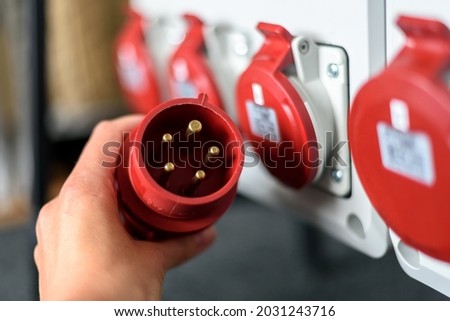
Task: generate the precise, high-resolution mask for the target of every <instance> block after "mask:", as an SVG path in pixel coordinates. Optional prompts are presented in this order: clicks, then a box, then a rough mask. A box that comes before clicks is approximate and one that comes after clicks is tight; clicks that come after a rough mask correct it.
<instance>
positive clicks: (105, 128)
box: [93, 120, 115, 134]
mask: <svg viewBox="0 0 450 321" xmlns="http://www.w3.org/2000/svg"><path fill="white" fill-rule="evenodd" d="M114 127H115V126H114V122H112V121H111V120H102V121H100V122H99V123H98V124H97V125H95V127H94V130H93V134H98V133H105V132H109V131H111V130H113V129H114Z"/></svg>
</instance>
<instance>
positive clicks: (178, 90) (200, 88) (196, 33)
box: [169, 14, 223, 108]
mask: <svg viewBox="0 0 450 321" xmlns="http://www.w3.org/2000/svg"><path fill="white" fill-rule="evenodd" d="M184 19H185V20H186V22H187V31H186V36H185V39H184V41H183V42H182V43H181V44H180V46H179V47H178V48H177V49H176V50H175V52H174V53H173V55H172V57H171V58H170V60H169V68H170V69H169V81H170V83H169V89H170V93H171V97H173V98H179V97H197V96H198V95H199V94H200V93H206V94H207V95H208V97H209V98H208V99H209V101H210V102H211V103H212V104H213V105H215V106H218V107H220V108H222V106H223V105H222V99H221V97H220V93H219V90H218V88H217V86H216V83H215V81H214V77H213V74H212V72H211V70H210V68H209V66H208V63H207V61H206V57H205V40H204V37H203V22H202V21H201V20H200V19H199V18H197V17H196V16H193V15H188V14H187V15H184Z"/></svg>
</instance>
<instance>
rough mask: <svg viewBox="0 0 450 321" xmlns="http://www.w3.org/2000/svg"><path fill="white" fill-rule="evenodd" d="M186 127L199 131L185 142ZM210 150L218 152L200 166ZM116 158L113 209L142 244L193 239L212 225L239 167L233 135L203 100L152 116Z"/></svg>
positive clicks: (163, 107)
mask: <svg viewBox="0 0 450 321" xmlns="http://www.w3.org/2000/svg"><path fill="white" fill-rule="evenodd" d="M192 120H194V121H195V122H199V123H200V124H201V129H200V130H199V131H198V132H196V133H194V134H189V135H187V128H189V126H190V124H191V122H192ZM167 135H168V136H169V138H170V140H166V138H165V137H166V136H167ZM213 146H214V147H216V148H217V147H218V148H219V150H220V152H218V153H215V155H216V156H215V157H214V159H213V160H211V159H207V158H208V157H210V156H211V155H210V154H209V151H210V150H211V148H212V147H213ZM121 155H122V158H121V163H120V165H119V166H118V169H117V183H118V198H119V204H120V207H121V211H122V214H123V217H124V219H125V223H126V227H127V228H128V229H129V231H130V232H131V233H132V234H133V235H135V236H137V237H139V238H142V239H152V238H155V237H156V238H157V237H167V236H173V235H177V234H183V233H190V232H195V231H198V230H201V229H204V228H206V227H208V226H209V225H211V224H213V223H214V222H215V221H216V220H218V219H219V218H220V217H221V216H222V215H223V214H224V212H225V211H226V210H227V209H228V207H229V206H230V205H231V203H232V202H233V200H234V198H235V196H236V190H237V182H238V179H239V176H240V173H241V171H242V166H243V161H244V153H243V151H242V137H241V135H240V133H239V131H238V128H237V127H236V125H235V124H234V123H233V122H232V120H231V119H230V118H229V117H228V115H226V114H225V112H224V111H222V110H221V109H220V108H218V107H215V106H213V105H212V104H210V103H208V102H207V97H206V95H205V94H201V95H200V96H199V97H198V99H197V98H180V99H174V100H170V101H168V102H165V103H162V104H160V105H159V106H157V107H155V108H154V109H152V110H151V111H150V112H149V113H148V114H147V115H146V116H145V118H144V119H143V121H142V122H141V123H140V125H139V126H138V127H137V128H136V129H135V130H134V131H133V132H132V133H131V134H130V135H129V136H128V137H127V138H126V140H125V142H124V143H123V145H122V149H121ZM169 162H170V164H171V166H172V168H171V169H170V171H169V172H168V171H166V170H167V164H169ZM199 172H202V175H203V176H202V177H200V179H201V181H199V180H198V179H197V177H199V176H197V174H198V173H199ZM194 177H195V178H196V179H195V180H194Z"/></svg>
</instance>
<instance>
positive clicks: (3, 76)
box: [0, 0, 446, 300]
mask: <svg viewBox="0 0 450 321" xmlns="http://www.w3.org/2000/svg"><path fill="white" fill-rule="evenodd" d="M149 1H156V0H149ZM126 2H127V1H125V0H97V1H92V0H77V1H69V0H47V1H44V0H0V300H35V299H37V298H38V294H37V274H36V270H35V266H34V263H33V258H32V251H33V248H34V244H35V237H34V223H35V219H36V217H37V213H38V211H39V209H40V207H41V206H42V205H43V204H44V203H45V202H46V201H48V200H49V199H51V198H52V197H54V196H55V195H56V194H57V193H58V191H59V188H60V186H61V184H62V182H63V181H64V180H65V178H66V177H67V175H68V173H70V170H71V168H72V167H73V165H74V163H75V162H76V160H77V158H78V155H79V153H80V151H81V149H82V147H83V145H84V143H85V142H86V139H87V138H88V137H89V134H90V132H91V130H92V128H93V126H94V125H95V124H96V123H97V122H98V121H99V120H102V119H108V118H113V117H116V116H118V115H122V114H126V113H129V110H128V108H127V106H126V105H125V104H124V102H123V100H122V97H121V93H120V91H119V87H118V84H117V80H116V76H115V71H114V65H113V43H114V40H115V37H116V35H117V32H118V31H119V30H120V27H121V25H122V23H123V19H124V17H123V13H124V8H125V7H126ZM218 230H219V238H218V240H217V242H216V244H215V245H214V246H213V247H212V248H211V249H210V250H209V251H208V252H207V253H205V254H203V255H202V256H201V257H199V258H198V259H196V260H193V261H191V262H189V263H188V264H186V265H184V266H182V267H179V268H177V269H175V270H173V271H172V272H170V273H169V275H168V276H167V282H166V284H165V291H164V298H165V299H168V300H443V299H446V298H445V297H444V296H442V295H441V294H439V293H438V292H436V291H434V290H432V289H430V288H428V287H426V286H425V285H422V284H420V283H418V282H416V281H414V280H412V279H410V278H409V277H408V276H407V275H406V274H405V273H404V272H403V271H402V270H401V269H400V266H399V265H398V263H397V262H396V258H395V255H394V254H393V253H392V252H389V253H388V255H386V256H385V257H384V258H382V259H379V260H375V259H371V258H368V257H366V256H365V255H362V254H359V253H357V252H355V251H354V250H352V249H349V248H347V247H346V246H344V245H341V244H340V243H338V242H336V241H334V240H332V239H330V238H329V237H327V236H326V235H325V234H323V233H321V232H318V231H316V230H315V229H313V228H311V227H308V226H307V225H305V224H304V223H303V222H300V221H299V220H298V219H297V218H294V217H291V216H289V215H288V214H286V213H276V212H273V211H272V210H270V209H267V208H264V207H262V206H261V205H259V204H255V203H253V202H252V201H250V200H247V199H245V198H243V197H238V198H237V200H236V202H235V203H234V205H233V207H232V208H231V209H230V210H229V212H228V213H227V214H226V215H225V216H224V218H223V219H222V220H221V221H220V222H219V223H218Z"/></svg>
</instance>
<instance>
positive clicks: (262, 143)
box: [237, 23, 318, 188]
mask: <svg viewBox="0 0 450 321" xmlns="http://www.w3.org/2000/svg"><path fill="white" fill-rule="evenodd" d="M258 29H259V31H261V32H262V33H263V34H264V36H265V41H264V44H263V45H262V47H261V49H260V50H259V52H257V53H256V55H255V56H254V57H253V60H252V62H251V63H250V65H249V67H248V68H247V70H246V71H245V72H244V73H243V74H242V75H241V77H240V79H239V82H238V86H237V106H238V117H239V123H240V126H241V129H242V131H243V133H244V134H245V136H246V138H248V139H249V141H250V142H251V143H252V144H253V146H254V147H255V149H256V151H257V152H258V154H259V155H260V157H261V160H262V162H263V163H264V164H265V165H266V167H267V169H268V170H269V171H270V173H271V174H272V175H274V176H275V177H277V178H278V179H279V180H280V181H281V182H283V183H284V184H286V185H288V186H290V187H293V188H301V187H303V186H305V185H306V184H308V183H309V182H311V181H312V180H313V179H314V178H315V177H316V174H317V169H318V149H317V140H316V135H315V132H314V128H313V124H312V121H311V118H310V116H309V114H308V111H307V109H306V107H305V104H304V102H303V100H302V98H301V97H300V95H299V93H298V92H297V91H296V89H295V88H294V87H293V85H292V83H291V82H290V80H289V78H288V76H287V75H285V74H284V73H283V71H284V70H285V69H287V68H288V67H291V66H293V64H294V57H293V54H292V48H291V42H292V39H293V37H292V35H290V34H289V32H288V31H287V30H286V29H284V28H283V27H281V26H279V25H273V24H268V23H259V24H258Z"/></svg>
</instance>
